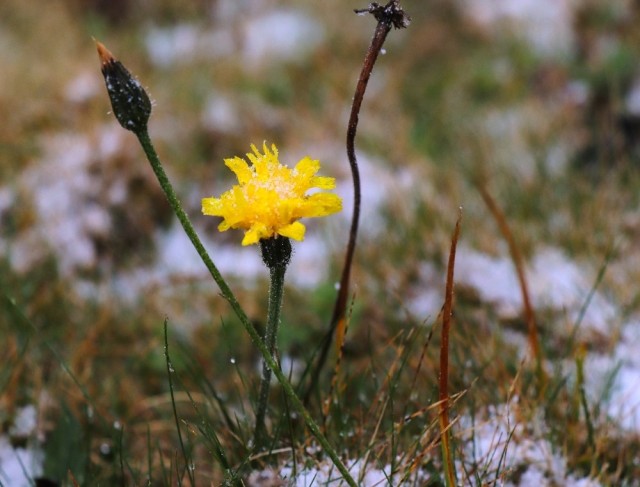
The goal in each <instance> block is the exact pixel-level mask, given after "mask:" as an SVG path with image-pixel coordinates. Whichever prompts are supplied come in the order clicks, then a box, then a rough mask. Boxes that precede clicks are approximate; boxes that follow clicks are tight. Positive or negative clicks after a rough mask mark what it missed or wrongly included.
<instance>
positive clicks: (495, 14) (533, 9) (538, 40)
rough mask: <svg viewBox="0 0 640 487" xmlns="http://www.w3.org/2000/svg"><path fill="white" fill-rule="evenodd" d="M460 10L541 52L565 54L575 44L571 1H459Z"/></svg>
mask: <svg viewBox="0 0 640 487" xmlns="http://www.w3.org/2000/svg"><path fill="white" fill-rule="evenodd" d="M461 4H462V5H461V10H462V12H463V13H465V14H467V15H468V16H469V17H470V18H471V19H473V20H475V21H476V22H477V23H478V24H479V25H481V26H483V27H485V28H487V29H488V30H491V31H493V32H496V33H505V32H506V33H510V34H513V35H516V36H518V37H521V38H522V39H523V40H524V41H526V42H528V43H530V44H531V46H532V48H533V49H534V50H535V51H536V52H537V53H538V54H540V55H543V56H549V57H557V56H559V55H564V56H566V55H568V54H569V53H570V52H571V50H572V48H573V45H574V43H575V34H574V31H573V23H574V15H575V12H574V10H575V7H576V2H575V1H573V0H461Z"/></svg>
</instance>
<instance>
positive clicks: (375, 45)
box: [304, 0, 410, 403]
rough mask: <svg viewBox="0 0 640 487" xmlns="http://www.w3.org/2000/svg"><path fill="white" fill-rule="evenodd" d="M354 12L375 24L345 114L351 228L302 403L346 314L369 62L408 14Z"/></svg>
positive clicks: (392, 8) (379, 9)
mask: <svg viewBox="0 0 640 487" xmlns="http://www.w3.org/2000/svg"><path fill="white" fill-rule="evenodd" d="M355 12H356V13H357V14H363V13H370V14H372V15H373V16H374V17H375V18H376V20H377V21H378V25H377V26H376V30H375V32H374V34H373V38H372V39H371V44H370V45H369V49H368V50H367V54H366V56H365V58H364V62H363V63H362V70H361V71H360V77H359V78H358V84H357V85H356V91H355V94H354V96H353V104H352V105H351V115H350V116H349V125H348V127H347V157H348V158H349V166H350V167H351V176H352V178H353V215H352V217H351V229H350V230H349V243H348V245H347V252H346V254H345V258H344V267H343V268H342V276H341V278H340V289H339V291H338V296H337V297H336V302H335V305H334V308H333V315H332V316H331V323H330V326H329V330H328V332H327V334H326V335H325V336H324V338H323V340H322V348H321V350H320V354H319V356H318V361H317V363H316V365H315V368H314V369H313V371H312V375H311V380H310V382H309V388H308V389H307V391H306V393H305V395H304V402H305V403H308V402H309V398H310V396H311V392H312V391H313V389H314V387H315V385H316V384H317V382H318V378H319V376H320V372H321V371H322V368H323V367H324V364H325V362H326V360H327V356H328V354H329V349H330V348H331V342H332V339H333V334H334V333H335V331H336V329H337V328H338V325H339V324H340V323H341V322H343V320H344V319H345V315H346V309H347V301H348V298H349V281H350V278H351V267H352V264H353V255H354V253H355V250H356V238H357V236H358V224H359V221H360V201H361V190H360V171H359V169H358V162H357V159H356V151H355V139H356V131H357V128H358V115H359V113H360V107H361V106H362V100H363V99H364V93H365V91H366V90H367V83H368V82H369V78H370V76H371V72H372V71H373V66H374V64H375V63H376V60H377V59H378V54H379V53H380V50H381V49H382V46H383V44H384V41H385V40H386V38H387V34H388V33H389V31H390V30H391V27H395V28H396V29H399V28H404V27H407V26H408V25H409V22H410V18H409V16H408V15H406V14H405V13H404V11H403V10H402V8H401V7H400V5H399V2H398V0H391V1H390V2H389V3H387V4H386V5H385V6H380V5H378V4H377V3H371V4H370V5H369V7H368V8H367V9H362V10H356V11H355Z"/></svg>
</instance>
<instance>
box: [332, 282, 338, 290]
mask: <svg viewBox="0 0 640 487" xmlns="http://www.w3.org/2000/svg"><path fill="white" fill-rule="evenodd" d="M333 288H334V289H335V290H336V291H339V290H340V283H339V282H336V283H335V284H334V285H333Z"/></svg>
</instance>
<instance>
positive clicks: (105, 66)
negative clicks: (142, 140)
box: [96, 41, 151, 133]
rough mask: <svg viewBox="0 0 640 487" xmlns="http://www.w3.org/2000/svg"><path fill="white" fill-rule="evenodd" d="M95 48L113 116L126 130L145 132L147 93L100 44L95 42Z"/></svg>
mask: <svg viewBox="0 0 640 487" xmlns="http://www.w3.org/2000/svg"><path fill="white" fill-rule="evenodd" d="M96 47H97V49H98V56H99V57H100V62H101V63H102V68H101V69H102V75H103V76H104V82H105V84H106V85H107V93H108V94H109V99H110V100H111V107H112V109H113V114H114V115H115V116H116V118H117V119H118V122H119V123H120V125H122V127H123V128H125V129H127V130H131V131H132V132H134V133H140V132H141V131H144V130H146V128H147V122H148V121H149V116H150V115H151V101H150V100H149V96H148V95H147V92H146V91H145V90H144V88H143V87H142V86H141V85H140V82H139V81H138V80H137V79H136V78H134V77H133V75H132V74H131V73H130V72H129V71H128V70H127V68H125V67H124V66H123V65H122V63H121V62H120V61H118V60H116V59H115V58H114V57H113V54H111V53H110V52H109V50H108V49H107V48H106V47H104V45H103V44H102V43H100V42H98V41H96Z"/></svg>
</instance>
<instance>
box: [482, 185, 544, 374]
mask: <svg viewBox="0 0 640 487" xmlns="http://www.w3.org/2000/svg"><path fill="white" fill-rule="evenodd" d="M478 190H479V191H480V195H481V196H482V199H483V200H484V202H485V204H486V205H487V208H489V211H490V212H491V214H492V215H493V218H495V220H496V223H497V224H498V228H499V229H500V233H502V236H503V237H504V239H505V240H506V241H507V244H508V245H509V252H510V253H511V259H512V260H513V265H514V266H515V268H516V274H517V275H518V282H519V283H520V292H521V293H522V303H523V306H524V317H525V320H526V322H527V330H528V334H529V347H530V348H531V354H532V355H533V358H534V359H535V361H536V369H537V371H538V376H539V378H540V379H541V381H543V380H544V376H543V373H542V355H541V353H540V342H539V339H538V327H537V326H536V317H535V312H534V311H533V306H532V305H531V299H530V297H529V286H528V285H527V278H526V276H525V272H524V263H523V262H524V261H523V258H522V253H521V252H520V249H519V248H518V246H517V245H516V241H515V239H514V238H513V233H511V229H510V228H509V224H508V223H507V218H506V217H505V215H504V213H503V212H502V210H501V209H500V208H499V207H498V205H497V203H496V202H495V200H494V199H493V197H492V196H491V195H490V194H489V192H488V191H487V188H486V187H485V185H484V184H482V183H480V184H478Z"/></svg>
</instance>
